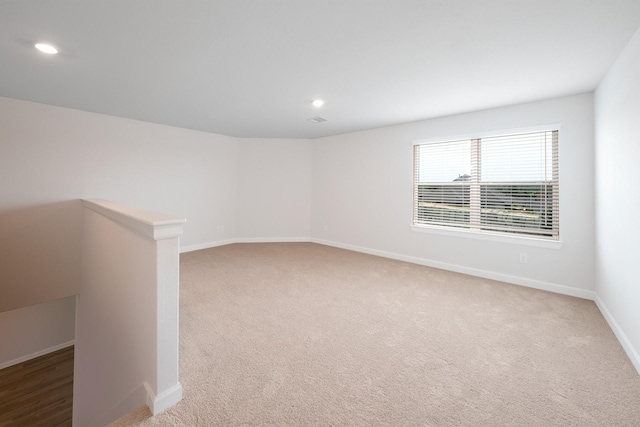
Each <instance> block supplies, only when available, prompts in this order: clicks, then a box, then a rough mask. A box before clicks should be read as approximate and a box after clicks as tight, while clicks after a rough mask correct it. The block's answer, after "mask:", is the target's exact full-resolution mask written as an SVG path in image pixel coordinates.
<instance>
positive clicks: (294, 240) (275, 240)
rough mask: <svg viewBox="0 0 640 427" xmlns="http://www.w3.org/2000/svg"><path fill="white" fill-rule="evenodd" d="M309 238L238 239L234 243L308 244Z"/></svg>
mask: <svg viewBox="0 0 640 427" xmlns="http://www.w3.org/2000/svg"><path fill="white" fill-rule="evenodd" d="M310 241H311V237H238V238H236V243H302V242H310Z"/></svg>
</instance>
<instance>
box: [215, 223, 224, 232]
mask: <svg viewBox="0 0 640 427" xmlns="http://www.w3.org/2000/svg"><path fill="white" fill-rule="evenodd" d="M216 231H217V232H218V233H224V225H219V226H217V227H216Z"/></svg>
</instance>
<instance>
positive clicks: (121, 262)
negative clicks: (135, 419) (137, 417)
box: [73, 200, 185, 426]
mask: <svg viewBox="0 0 640 427" xmlns="http://www.w3.org/2000/svg"><path fill="white" fill-rule="evenodd" d="M83 205H84V224H83V237H82V239H83V242H82V284H81V289H80V294H79V296H78V306H77V310H76V351H75V378H74V402H73V404H74V405H73V406H74V409H73V423H74V425H76V426H103V425H106V424H108V423H110V422H111V421H114V420H115V419H117V418H120V417H121V416H123V415H125V414H127V413H129V412H130V411H131V410H133V409H134V408H136V407H138V406H140V405H144V404H147V405H148V406H149V409H150V410H151V412H152V413H153V414H154V415H155V414H158V413H160V412H162V411H164V410H166V409H167V408H169V407H171V406H173V405H175V404H176V403H178V402H179V401H180V400H181V399H182V386H181V384H180V382H179V379H178V314H179V273H180V270H179V261H180V258H179V257H180V240H179V239H180V235H181V234H182V228H183V224H184V222H185V220H184V219H182V218H176V217H172V216H168V215H163V214H158V213H154V212H149V211H145V210H142V209H137V208H133V207H130V206H126V205H123V204H119V203H115V202H109V201H104V200H83Z"/></svg>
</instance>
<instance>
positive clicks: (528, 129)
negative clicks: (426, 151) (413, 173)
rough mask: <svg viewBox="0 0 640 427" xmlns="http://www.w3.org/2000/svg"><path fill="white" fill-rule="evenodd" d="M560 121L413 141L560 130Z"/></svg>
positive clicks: (420, 142)
mask: <svg viewBox="0 0 640 427" xmlns="http://www.w3.org/2000/svg"><path fill="white" fill-rule="evenodd" d="M560 128H561V124H560V123H552V124H548V125H538V126H528V127H524V128H516V129H504V130H493V131H483V132H475V133H467V134H464V135H453V136H451V135H449V136H443V137H437V138H426V139H415V140H413V141H412V143H413V145H421V144H434V143H438V142H453V141H464V140H467V139H478V138H480V139H481V138H491V137H494V136H505V135H518V134H521V133H533V132H548V131H552V130H560Z"/></svg>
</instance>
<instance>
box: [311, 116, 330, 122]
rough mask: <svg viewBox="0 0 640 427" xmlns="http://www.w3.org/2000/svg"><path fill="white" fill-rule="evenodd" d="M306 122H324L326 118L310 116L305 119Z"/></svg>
mask: <svg viewBox="0 0 640 427" xmlns="http://www.w3.org/2000/svg"><path fill="white" fill-rule="evenodd" d="M307 121H308V122H311V123H322V122H326V121H327V119H325V118H324V117H319V116H318V117H312V118H310V119H307Z"/></svg>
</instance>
